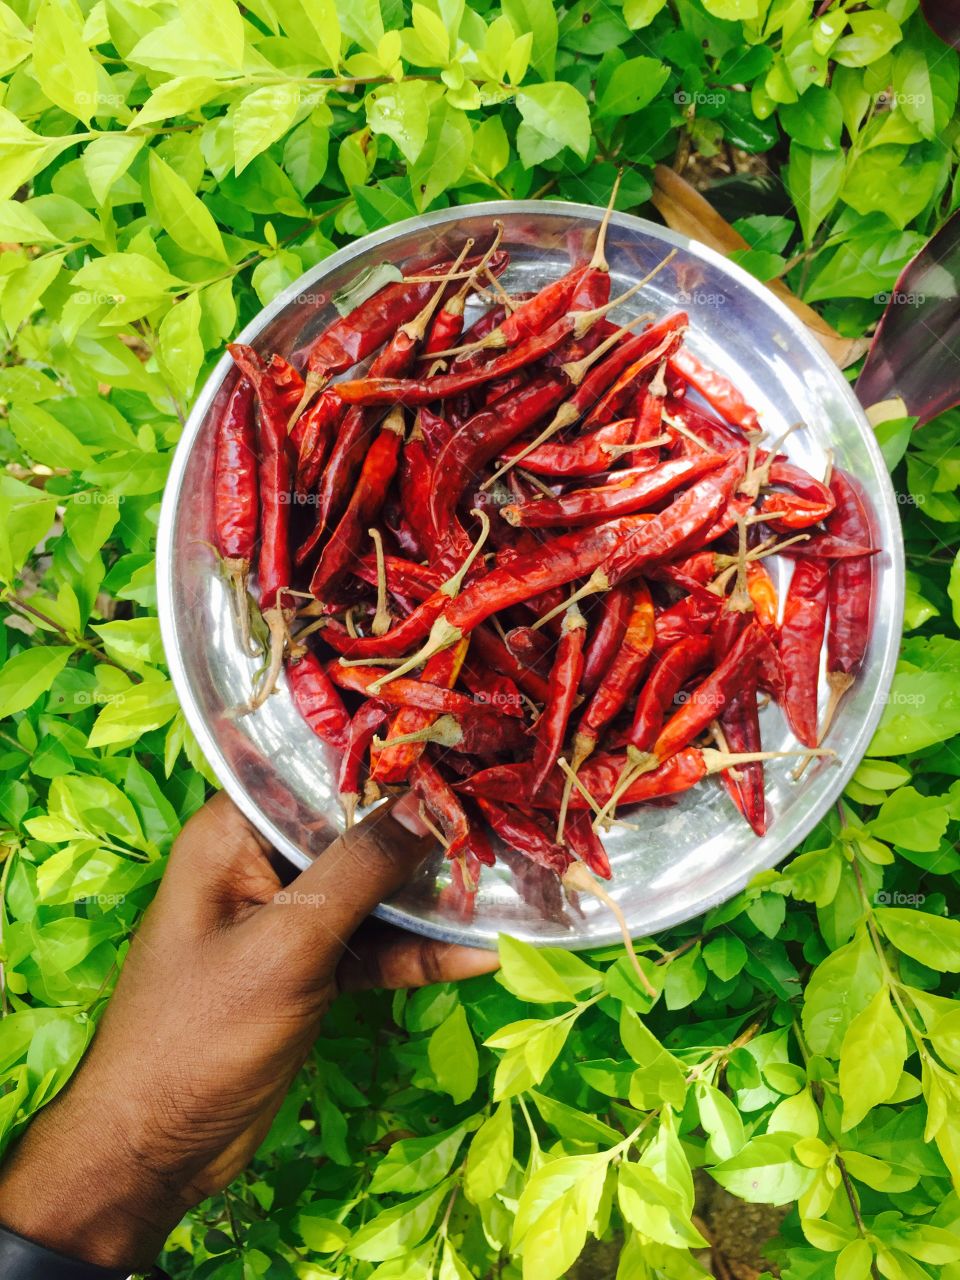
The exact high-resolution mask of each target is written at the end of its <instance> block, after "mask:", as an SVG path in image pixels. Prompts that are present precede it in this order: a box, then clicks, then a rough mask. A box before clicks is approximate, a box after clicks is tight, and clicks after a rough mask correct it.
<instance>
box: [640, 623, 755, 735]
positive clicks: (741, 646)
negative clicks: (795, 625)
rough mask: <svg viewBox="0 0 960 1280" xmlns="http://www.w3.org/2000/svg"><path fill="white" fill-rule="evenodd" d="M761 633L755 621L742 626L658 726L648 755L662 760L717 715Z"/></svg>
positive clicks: (736, 687) (736, 686) (740, 679)
mask: <svg viewBox="0 0 960 1280" xmlns="http://www.w3.org/2000/svg"><path fill="white" fill-rule="evenodd" d="M762 637H763V633H762V632H761V630H760V628H759V627H758V626H757V624H756V623H755V622H752V621H751V622H749V623H748V624H747V625H746V626H745V627H744V629H743V630H742V631H741V633H740V635H739V636H738V637H737V640H736V642H735V643H734V644H733V646H732V647H731V648H730V650H729V651H728V652H727V653H726V654H725V655H724V657H723V659H722V660H721V661H720V663H718V665H717V666H716V667H715V668H714V670H713V671H712V672H711V673H710V675H708V676H707V678H706V679H705V680H704V681H702V682H701V683H700V684H699V685H697V687H696V688H695V689H694V690H693V692H692V693H691V694H690V696H689V697H688V699H687V701H686V702H685V703H684V704H683V706H682V707H681V708H680V710H679V711H675V712H674V713H673V715H672V716H671V717H670V719H669V720H668V721H667V723H666V724H665V725H664V727H663V728H662V729H661V730H660V733H659V734H658V735H657V740H656V742H655V743H654V744H653V748H652V755H653V756H655V757H656V759H657V760H665V759H666V758H667V757H668V756H672V755H674V754H675V753H676V752H677V751H680V750H681V749H682V748H683V747H687V746H689V745H690V743H691V742H692V741H693V739H694V738H695V737H696V736H697V735H698V734H700V733H702V732H703V730H704V729H705V728H706V727H707V725H708V724H709V723H710V721H711V720H715V719H716V718H717V716H719V715H720V713H721V712H722V711H723V709H724V707H725V706H726V705H727V703H728V702H729V701H730V699H731V698H732V697H733V696H734V694H736V693H738V692H739V690H740V689H741V687H742V684H743V672H744V665H745V664H746V663H747V662H749V661H750V660H751V659H752V658H753V655H754V654H755V653H756V650H757V647H758V645H759V644H760V641H761V639H762Z"/></svg>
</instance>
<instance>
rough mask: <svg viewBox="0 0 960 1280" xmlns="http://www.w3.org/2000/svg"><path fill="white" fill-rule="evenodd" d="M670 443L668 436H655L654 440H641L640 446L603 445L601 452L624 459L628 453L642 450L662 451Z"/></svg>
mask: <svg viewBox="0 0 960 1280" xmlns="http://www.w3.org/2000/svg"><path fill="white" fill-rule="evenodd" d="M669 443H670V437H669V436H668V435H662V436H654V438H653V439H652V440H641V441H640V443H639V444H602V445H601V446H600V452H601V453H606V454H609V456H610V457H611V458H622V457H623V455H624V454H626V453H639V452H640V450H641V449H660V448H661V447H662V446H663V445H665V444H669Z"/></svg>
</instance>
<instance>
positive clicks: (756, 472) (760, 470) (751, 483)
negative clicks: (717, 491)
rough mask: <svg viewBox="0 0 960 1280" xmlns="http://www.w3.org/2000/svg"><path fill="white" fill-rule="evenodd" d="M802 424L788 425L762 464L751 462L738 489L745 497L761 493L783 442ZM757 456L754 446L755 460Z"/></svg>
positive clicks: (753, 496)
mask: <svg viewBox="0 0 960 1280" xmlns="http://www.w3.org/2000/svg"><path fill="white" fill-rule="evenodd" d="M802 426H803V423H802V422H794V423H793V424H792V425H791V426H789V427H787V429H786V431H784V432H783V433H782V435H779V436H778V437H777V438H776V440H774V441H773V442H772V444H771V445H770V450H769V452H768V453H767V456H766V457H765V458H764V460H763V462H762V463H761V464H760V466H759V467H755V466H754V465H753V463H751V464H750V465H749V466H748V468H747V473H746V475H745V476H744V478H743V481H742V482H741V484H740V487H739V489H738V490H737V492H738V493H742V494H743V495H744V497H748V498H756V497H757V496H758V495H759V493H760V490H761V489H762V488H763V486H764V485H765V484H767V482H768V480H769V478H770V468H771V467H772V466H773V464H774V462H775V461H776V457H777V454H778V452H779V450H780V446H781V445H782V444H783V442H784V440H786V438H787V436H789V435H792V433H793V432H794V431H796V430H798V428H800V427H802ZM752 434H753V432H750V433H749V434H748V439H749V436H750V435H752ZM763 434H765V433H762V434H761V437H760V438H761V439H762V437H763ZM755 457H756V448H755V446H754V460H755Z"/></svg>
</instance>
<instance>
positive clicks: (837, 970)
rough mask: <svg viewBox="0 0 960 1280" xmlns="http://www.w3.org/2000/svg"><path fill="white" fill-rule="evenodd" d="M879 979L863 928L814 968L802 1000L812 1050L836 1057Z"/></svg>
mask: <svg viewBox="0 0 960 1280" xmlns="http://www.w3.org/2000/svg"><path fill="white" fill-rule="evenodd" d="M903 914H909V915H910V916H911V917H912V916H914V915H915V914H916V913H915V912H909V913H907V912H904V913H903ZM958 927H960V926H958ZM891 941H892V939H891ZM882 978H883V975H882V970H881V968H880V961H879V960H878V959H877V955H876V952H875V951H874V949H873V944H872V943H871V941H870V938H869V936H868V934H867V932H866V930H865V929H864V928H861V929H860V930H859V931H858V933H857V936H856V937H855V938H854V939H853V941H852V942H848V943H847V945H846V946H844V947H840V949H839V950H837V951H834V952H833V953H832V954H831V955H829V956H827V958H826V959H825V960H824V961H823V962H822V963H821V964H819V965H818V966H817V968H816V969H814V971H813V973H812V974H811V976H810V981H809V982H808V983H807V989H806V991H805V992H804V1000H803V1031H804V1035H805V1036H806V1039H807V1043H808V1045H809V1047H810V1048H811V1050H812V1051H813V1052H814V1053H822V1054H825V1055H826V1056H827V1057H831V1058H836V1057H839V1055H840V1046H841V1044H842V1042H843V1037H844V1036H845V1035H846V1031H847V1027H848V1026H849V1025H850V1023H851V1022H852V1021H853V1019H854V1018H855V1017H856V1016H857V1014H858V1013H860V1012H861V1011H862V1010H863V1009H865V1008H866V1006H867V1005H868V1004H869V1002H870V1001H871V1000H872V999H873V997H874V995H875V994H876V992H877V991H879V989H880V987H881V985H882Z"/></svg>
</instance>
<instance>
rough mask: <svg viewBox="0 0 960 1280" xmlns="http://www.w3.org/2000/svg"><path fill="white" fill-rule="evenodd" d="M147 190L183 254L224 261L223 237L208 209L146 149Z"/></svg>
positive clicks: (165, 227)
mask: <svg viewBox="0 0 960 1280" xmlns="http://www.w3.org/2000/svg"><path fill="white" fill-rule="evenodd" d="M149 168H150V193H151V195H152V196H153V199H154V201H155V203H156V206H157V212H158V213H159V215H160V222H161V224H162V226H163V229H164V231H166V233H167V235H168V236H169V237H170V239H171V240H173V241H174V242H175V243H176V244H178V245H179V246H180V248H181V249H184V250H186V252H187V253H197V254H200V255H201V256H202V257H207V258H216V259H218V260H219V261H221V262H225V261H226V258H227V251H226V249H225V248H224V245H223V237H222V236H221V234H220V230H219V228H218V227H217V224H216V221H215V219H214V217H213V215H212V214H211V213H210V211H209V209H207V208H206V206H205V205H204V204H203V201H202V200H200V199H198V198H197V196H195V195H194V194H193V192H192V191H191V190H190V187H189V186H188V185H187V183H186V182H184V180H183V178H181V177H180V175H179V174H178V173H176V172H175V171H174V170H173V169H171V167H170V166H169V165H168V164H167V162H166V161H165V160H163V159H161V157H160V156H159V155H158V154H157V152H156V151H151V152H150V164H149Z"/></svg>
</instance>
